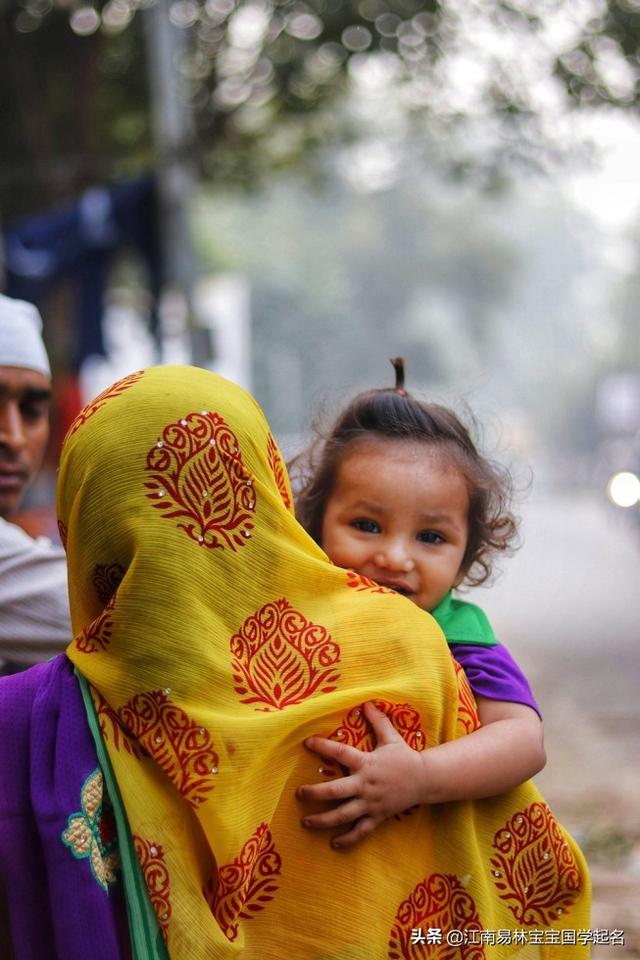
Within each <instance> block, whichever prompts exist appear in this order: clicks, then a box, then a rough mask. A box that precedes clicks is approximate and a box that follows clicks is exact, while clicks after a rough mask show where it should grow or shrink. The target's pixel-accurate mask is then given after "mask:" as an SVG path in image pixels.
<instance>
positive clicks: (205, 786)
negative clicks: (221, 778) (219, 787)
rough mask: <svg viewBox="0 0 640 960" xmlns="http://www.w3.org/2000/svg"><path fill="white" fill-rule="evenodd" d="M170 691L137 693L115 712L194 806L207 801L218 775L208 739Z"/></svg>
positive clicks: (207, 735) (215, 755) (211, 745)
mask: <svg viewBox="0 0 640 960" xmlns="http://www.w3.org/2000/svg"><path fill="white" fill-rule="evenodd" d="M170 693H171V691H170V690H169V689H166V690H151V691H150V692H149V693H139V694H137V695H136V696H135V697H134V698H133V699H132V700H130V701H129V703H127V704H126V705H125V706H124V707H120V709H119V710H118V716H119V718H120V722H121V723H122V724H123V726H124V727H125V729H126V731H127V733H129V734H130V735H131V736H132V737H133V738H134V740H137V741H138V743H139V744H140V745H141V746H142V747H143V749H144V751H145V753H147V754H148V755H149V756H150V757H152V758H153V759H154V760H155V761H156V763H157V764H158V766H159V767H161V768H162V769H163V770H164V772H165V773H166V774H167V776H168V777H169V779H170V780H171V781H172V782H173V783H174V784H175V786H176V787H177V789H178V790H179V791H180V793H181V794H182V795H183V797H185V799H186V800H187V801H188V802H189V803H190V804H191V805H192V806H194V807H197V806H198V805H199V804H201V803H202V802H203V801H204V800H206V799H207V794H208V793H209V792H210V791H211V790H213V788H214V780H215V777H216V775H217V773H218V762H219V761H218V754H217V753H216V751H215V750H214V749H213V744H212V742H211V736H210V734H209V731H208V730H206V729H205V727H201V726H199V725H198V724H197V723H194V721H193V720H191V719H190V718H189V716H188V715H187V714H186V713H185V711H184V710H182V708H181V707H179V706H177V704H175V703H172V702H171V701H170V700H169V694H170Z"/></svg>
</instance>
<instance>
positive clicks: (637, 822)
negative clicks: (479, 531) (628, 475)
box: [472, 493, 640, 960]
mask: <svg viewBox="0 0 640 960" xmlns="http://www.w3.org/2000/svg"><path fill="white" fill-rule="evenodd" d="M522 512H523V533H524V539H525V542H524V546H523V547H522V549H521V551H520V552H519V553H518V554H517V555H516V556H515V557H513V558H510V559H508V560H505V561H504V564H503V570H504V576H503V577H502V578H501V579H500V580H498V581H497V583H496V584H495V585H494V586H493V587H492V588H490V589H489V590H487V591H484V590H477V591H474V593H473V594H472V598H473V599H476V598H477V599H478V601H479V602H480V603H481V605H483V606H484V607H485V609H486V610H487V613H489V615H490V616H491V618H492V619H493V622H494V625H495V626H496V628H497V630H498V632H499V635H500V637H501V639H503V640H504V641H505V642H506V643H507V644H508V646H509V647H510V648H511V650H512V651H513V653H514V654H515V656H516V657H517V659H518V660H519V661H520V663H521V664H522V666H523V668H524V669H525V670H526V672H527V674H528V676H529V677H530V679H531V681H532V684H533V686H534V689H535V691H536V695H537V697H538V699H539V702H540V705H541V707H542V711H543V714H544V718H545V739H546V744H547V753H548V763H547V767H546V768H545V770H544V771H543V772H542V774H541V775H540V776H539V777H538V778H537V781H538V783H539V785H540V788H541V790H542V791H543V793H544V794H545V797H546V798H547V799H548V800H549V802H550V804H551V806H552V807H553V808H554V810H555V811H556V812H557V813H558V816H559V817H560V819H561V820H562V821H563V822H564V823H565V824H566V825H567V826H568V827H569V828H570V829H571V830H572V832H573V833H574V834H575V836H576V837H577V839H578V840H579V841H580V842H582V844H583V845H584V847H585V848H586V850H587V851H588V853H589V859H590V863H591V866H592V875H593V882H594V910H593V924H592V926H593V927H602V928H608V929H613V928H616V927H617V928H621V929H623V930H625V934H626V944H625V946H624V947H607V946H600V947H594V949H593V958H594V960H618V958H623V957H624V958H625V960H631V958H640V691H639V689H638V688H639V682H640V525H639V526H637V527H636V528H635V529H634V528H633V527H632V525H631V523H630V522H629V518H628V517H627V516H625V515H624V514H623V513H622V512H621V511H616V510H614V508H611V507H609V505H608V504H607V503H606V502H604V500H601V501H598V500H597V499H596V498H594V497H592V496H587V495H584V494H582V495H574V494H568V493H565V494H562V495H558V496H556V497H554V498H550V497H542V496H540V497H538V498H537V499H536V498H532V499H531V502H530V503H528V504H527V505H526V509H524V510H523V511H522ZM567 960H569V958H567Z"/></svg>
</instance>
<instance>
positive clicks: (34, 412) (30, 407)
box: [20, 400, 49, 421]
mask: <svg viewBox="0 0 640 960" xmlns="http://www.w3.org/2000/svg"><path fill="white" fill-rule="evenodd" d="M48 412H49V404H48V402H47V401H46V400H27V401H25V402H24V403H23V404H22V405H21V407H20V413H21V414H22V416H23V418H24V419H25V420H30V421H34V420H42V419H43V418H44V417H46V416H47V414H48Z"/></svg>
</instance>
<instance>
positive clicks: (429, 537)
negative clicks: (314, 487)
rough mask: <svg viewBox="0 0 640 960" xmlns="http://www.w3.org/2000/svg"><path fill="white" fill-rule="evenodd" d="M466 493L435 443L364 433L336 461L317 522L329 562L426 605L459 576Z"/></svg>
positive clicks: (426, 607)
mask: <svg viewBox="0 0 640 960" xmlns="http://www.w3.org/2000/svg"><path fill="white" fill-rule="evenodd" d="M468 514H469V495H468V492H467V486H466V483H465V481H464V477H463V476H462V475H461V474H460V472H459V471H458V470H457V469H456V468H455V466H453V465H452V464H450V463H447V462H446V460H445V459H444V457H443V456H442V455H441V454H440V453H439V452H438V451H437V450H434V448H433V447H432V446H431V445H429V444H426V443H423V442H420V441H413V440H391V439H385V438H382V437H380V438H378V437H367V438H366V439H363V440H358V441H357V442H355V443H354V444H353V445H352V446H351V447H350V448H348V449H347V451H346V452H345V454H344V456H343V458H342V460H341V461H340V464H339V467H338V472H337V476H336V481H335V485H334V488H333V493H332V494H331V496H330V498H329V500H328V502H327V506H326V510H325V514H324V519H323V524H322V546H323V549H324V550H325V552H326V553H327V554H328V556H329V558H330V559H331V560H332V561H333V563H335V564H337V565H338V566H340V567H347V568H349V569H351V570H355V571H356V573H360V574H363V575H364V576H365V577H369V578H370V579H371V580H375V581H376V582H377V583H380V584H382V585H383V586H387V587H391V588H393V589H394V590H397V591H398V593H402V594H404V595H405V596H407V597H408V598H409V599H410V600H412V601H413V602H414V603H415V604H417V605H418V606H419V607H421V609H423V610H433V609H434V607H436V606H437V605H438V604H439V603H440V601H441V600H442V599H443V598H444V597H445V596H446V594H447V593H448V592H449V590H450V589H451V588H452V587H453V586H456V585H457V584H458V583H459V582H460V581H461V580H462V578H463V576H464V570H463V568H462V560H463V557H464V554H465V550H466V547H467V539H468V535H469V529H468Z"/></svg>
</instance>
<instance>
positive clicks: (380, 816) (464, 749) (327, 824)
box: [298, 697, 546, 847]
mask: <svg viewBox="0 0 640 960" xmlns="http://www.w3.org/2000/svg"><path fill="white" fill-rule="evenodd" d="M478 712H479V714H480V719H481V721H482V723H483V726H482V727H480V728H479V729H478V730H475V731H474V732H473V733H470V734H468V735H467V736H464V737H461V738H460V739H458V740H452V741H450V742H448V743H443V744H440V745H438V746H437V747H432V748H430V749H428V750H424V751H422V752H418V751H416V750H413V749H412V748H411V747H410V746H409V745H408V744H407V743H406V742H405V741H404V740H403V738H402V737H401V736H400V734H399V733H398V732H397V731H396V729H395V727H394V726H393V725H392V723H391V722H390V721H389V720H388V719H387V717H386V716H385V715H384V714H383V713H381V712H380V711H379V710H377V709H376V707H375V706H374V705H373V704H371V703H367V704H365V714H366V716H367V719H368V720H369V722H370V724H371V726H372V727H373V730H374V733H375V735H376V740H377V747H376V749H375V750H373V751H372V752H371V753H364V752H362V751H360V750H356V749H355V748H354V747H350V746H348V745H347V744H344V743H337V742H336V741H334V740H326V739H324V738H322V737H310V738H309V739H308V740H307V741H306V744H305V745H306V746H307V747H308V748H309V749H310V750H312V751H313V752H314V753H318V754H319V755H320V756H322V757H326V758H327V759H329V760H334V761H337V762H338V763H339V764H341V765H342V766H343V767H347V768H348V769H349V771H350V773H349V774H348V775H347V776H345V777H341V778H340V779H338V780H331V781H329V782H327V783H317V784H313V785H307V786H303V787H300V788H299V789H298V797H299V798H300V799H301V800H314V801H317V800H325V801H326V800H335V801H339V803H338V805H337V806H335V807H333V808H332V809H331V810H328V811H325V812H324V813H318V814H313V815H307V816H305V817H304V818H303V821H302V824H303V826H305V827H315V828H325V829H326V828H335V827H340V826H344V825H346V824H352V826H351V827H350V829H349V830H347V831H346V832H345V833H343V834H340V835H338V836H336V837H334V838H333V840H332V846H334V847H350V846H353V845H354V844H355V843H358V841H359V840H362V838H363V837H365V836H366V835H367V834H368V833H371V832H372V831H373V830H375V828H376V827H377V826H378V824H380V823H381V822H382V821H383V820H386V819H388V818H389V817H391V816H393V815H394V814H397V813H402V811H404V810H407V809H408V808H409V807H412V806H414V805H415V804H419V803H444V802H447V801H452V800H474V799H479V798H481V797H491V796H495V795H497V794H499V793H504V792H505V791H507V790H509V789H510V788H511V787H514V786H516V785H517V784H519V783H522V782H523V780H526V779H528V778H529V777H531V776H533V775H534V774H535V773H538V771H539V770H541V769H542V767H543V766H544V764H545V759H546V758H545V752H544V745H543V737H542V723H541V721H540V718H539V717H538V715H537V714H536V713H535V711H534V710H532V709H531V708H530V707H526V706H524V705H522V704H519V703H509V702H505V701H500V700H489V699H487V698H484V697H479V698H478Z"/></svg>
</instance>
